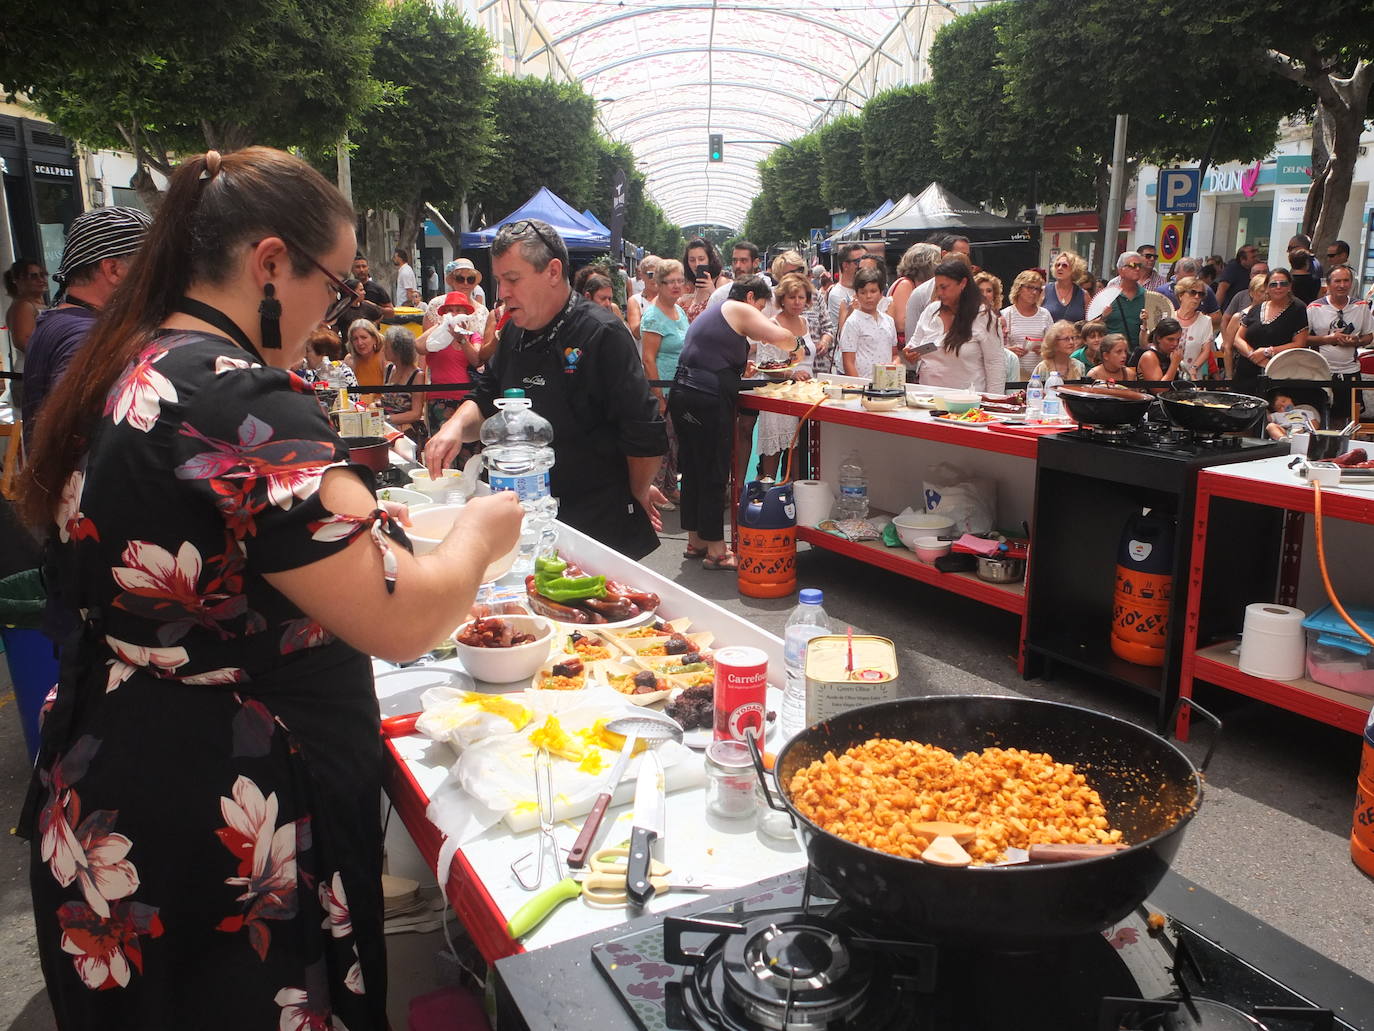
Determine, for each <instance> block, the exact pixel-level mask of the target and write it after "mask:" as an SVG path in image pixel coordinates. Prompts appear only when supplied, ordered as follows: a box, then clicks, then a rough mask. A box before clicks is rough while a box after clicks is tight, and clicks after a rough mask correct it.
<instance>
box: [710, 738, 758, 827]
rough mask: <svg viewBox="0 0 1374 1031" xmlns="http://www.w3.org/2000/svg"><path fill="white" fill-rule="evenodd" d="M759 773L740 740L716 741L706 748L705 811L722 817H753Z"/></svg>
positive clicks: (730, 818) (746, 747)
mask: <svg viewBox="0 0 1374 1031" xmlns="http://www.w3.org/2000/svg"><path fill="white" fill-rule="evenodd" d="M757 785H758V776H757V775H756V774H755V773H754V763H753V760H751V759H750V757H749V746H748V745H746V744H745V743H744V742H743V741H715V742H712V744H711V746H710V747H709V748H707V749H706V811H707V812H708V813H712V814H714V815H716V816H719V817H720V818H721V819H724V820H744V819H749V818H751V817H753V815H754V809H755V806H756V803H755V801H754V788H755V787H756V786H757Z"/></svg>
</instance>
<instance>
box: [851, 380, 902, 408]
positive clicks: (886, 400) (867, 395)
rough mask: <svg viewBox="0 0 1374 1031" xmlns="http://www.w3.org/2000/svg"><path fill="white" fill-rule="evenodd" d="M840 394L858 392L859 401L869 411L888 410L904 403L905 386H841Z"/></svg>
mask: <svg viewBox="0 0 1374 1031" xmlns="http://www.w3.org/2000/svg"><path fill="white" fill-rule="evenodd" d="M840 392H841V393H842V394H859V395H861V396H860V399H859V403H860V404H861V405H863V407H864V408H865V409H866V410H867V411H870V412H890V411H893V410H894V409H897V408H900V407H901V406H902V405H904V404H906V387H904V386H902V387H875V386H873V384H871V383H870V384H869V385H868V386H866V387H843V388H842V389H841V391H840Z"/></svg>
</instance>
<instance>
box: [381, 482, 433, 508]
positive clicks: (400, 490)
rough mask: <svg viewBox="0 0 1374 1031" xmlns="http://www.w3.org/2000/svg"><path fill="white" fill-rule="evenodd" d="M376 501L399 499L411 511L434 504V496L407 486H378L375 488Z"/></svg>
mask: <svg viewBox="0 0 1374 1031" xmlns="http://www.w3.org/2000/svg"><path fill="white" fill-rule="evenodd" d="M377 500H378V501H399V502H400V503H401V504H403V505H405V506H406V507H407V508H408V509H410V510H411V511H412V512H415V511H417V510H419V509H422V508H429V507H431V506H432V505H433V504H434V498H432V497H431V496H430V495H428V494H426V493H425V492H424V491H419V490H411V489H410V488H408V487H379V488H378V489H377Z"/></svg>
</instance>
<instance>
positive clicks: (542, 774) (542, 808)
mask: <svg viewBox="0 0 1374 1031" xmlns="http://www.w3.org/2000/svg"><path fill="white" fill-rule="evenodd" d="M534 796H535V800H536V801H537V802H538V803H539V844H537V845H536V846H535V849H534V852H526V853H525V854H524V855H523V856H521V857H520V858H519V859H517V860H516V861H515V862H513V863H511V865H510V872H511V873H512V874H514V875H515V881H516V883H517V884H519V885H520V887H522V888H524V889H525V890H526V891H538V890H539V889H540V887H542V886H543V884H544V861H545V857H546V856H550V855H551V856H552V857H553V868H554V871H555V872H557V871H558V867H559V863H560V860H559V856H558V840H557V839H556V838H555V837H554V836H553V756H552V755H550V754H549V750H548V749H547V748H540V749H539V751H538V752H536V753H535V756H534ZM532 856H537V860H536V863H535V868H534V881H533V883H531V882H529V881H527V880H525V876H524V874H522V873H521V872H520V871H521V869H522V868H523V867H524V866H526V865H527V864H528V863H529V861H530V858H531V857H532ZM559 876H560V878H561V876H562V875H561V874H559Z"/></svg>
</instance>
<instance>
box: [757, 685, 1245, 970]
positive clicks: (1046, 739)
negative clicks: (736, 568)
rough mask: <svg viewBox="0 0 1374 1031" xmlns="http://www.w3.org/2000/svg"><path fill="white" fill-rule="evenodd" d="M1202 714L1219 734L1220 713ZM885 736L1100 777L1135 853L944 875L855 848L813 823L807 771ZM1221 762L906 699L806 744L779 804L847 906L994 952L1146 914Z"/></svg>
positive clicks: (1053, 708) (1031, 712)
mask: <svg viewBox="0 0 1374 1031" xmlns="http://www.w3.org/2000/svg"><path fill="white" fill-rule="evenodd" d="M1186 701H1187V702H1188V703H1189V704H1190V705H1191V699H1188V700H1186ZM1193 708H1195V709H1196V711H1197V712H1198V713H1199V714H1200V715H1203V716H1205V717H1206V718H1207V719H1208V720H1209V721H1211V722H1212V723H1213V724H1214V725H1215V727H1216V729H1218V730H1219V729H1220V726H1221V724H1220V722H1219V721H1217V720H1216V718H1215V717H1213V716H1212V715H1211V714H1210V713H1207V712H1206V710H1204V709H1201V708H1197V707H1196V706H1194V707H1193ZM874 737H885V738H898V739H902V740H908V741H919V742H924V743H928V744H933V745H938V746H939V747H941V748H944V749H947V750H948V751H950V752H953V753H954V754H956V755H959V754H962V753H964V752H966V751H970V750H972V751H978V750H981V749H983V748H987V747H991V746H1000V747H1007V748H1024V749H1026V750H1028V751H1032V752H1047V753H1049V755H1050V756H1052V757H1053V758H1054V759H1055V760H1056V761H1058V762H1063V763H1072V764H1073V765H1074V767H1075V768H1076V769H1077V770H1078V771H1079V772H1081V773H1083V774H1084V775H1085V776H1086V777H1087V779H1088V782H1089V784H1091V785H1092V787H1093V788H1094V789H1096V791H1097V792H1098V794H1099V795H1100V797H1101V799H1102V804H1103V806H1104V807H1105V808H1106V810H1107V818H1108V820H1109V821H1110V823H1111V826H1113V827H1115V828H1117V829H1119V830H1120V831H1121V832H1122V835H1123V838H1124V840H1125V841H1126V842H1127V843H1128V845H1129V847H1127V848H1125V849H1122V850H1120V851H1117V852H1112V853H1109V854H1106V855H1102V856H1096V857H1093V858H1089V859H1079V860H1074V861H1071V862H1063V863H1043V864H1017V865H987V866H969V867H948V866H937V865H935V864H932V863H923V862H921V861H920V860H919V859H907V858H904V857H901V856H895V855H891V854H889V853H886V852H879V851H876V850H874V849H870V848H867V847H865V846H863V845H859V844H856V843H854V842H852V841H848V840H846V839H844V838H842V837H839V836H838V835H835V834H832V833H830V832H829V831H826V830H824V829H822V828H821V827H820V826H819V825H817V824H815V823H813V822H812V821H811V820H810V819H808V818H807V817H806V816H804V815H802V813H801V811H800V810H799V809H798V808H797V806H796V804H795V802H794V800H793V797H792V794H791V783H792V779H793V777H794V776H795V775H796V773H797V771H798V770H800V769H802V768H803V767H806V766H808V765H810V764H811V763H812V762H813V761H816V760H819V759H821V758H822V757H823V756H824V755H825V753H826V752H828V751H833V752H834V753H835V754H837V755H838V754H841V753H842V752H844V751H845V750H846V749H848V748H851V747H853V746H855V745H860V744H863V743H864V742H866V741H868V740H870V739H872V738H874ZM1214 743H1215V742H1214ZM751 746H752V747H754V748H755V750H756V748H757V746H756V745H753V742H751ZM1210 759H1211V750H1210V749H1209V750H1208V752H1207V755H1206V756H1205V757H1204V759H1203V761H1202V765H1201V767H1200V768H1198V767H1194V766H1193V764H1192V762H1191V761H1190V760H1189V759H1188V758H1187V757H1186V756H1185V755H1184V754H1183V753H1182V752H1180V751H1179V750H1178V749H1177V748H1176V747H1175V746H1174V745H1172V744H1170V743H1169V742H1168V741H1165V740H1164V739H1163V738H1162V737H1160V736H1159V735H1157V734H1154V733H1151V732H1150V731H1148V730H1146V729H1144V728H1143V727H1138V726H1136V725H1135V724H1134V723H1129V722H1127V721H1126V720H1121V719H1117V718H1116V717H1114V716H1108V715H1106V714H1105V713H1100V712H1094V711H1093V710H1091V709H1085V708H1082V707H1080V706H1076V705H1065V704H1062V703H1059V702H1048V701H1041V700H1039V699H1032V698H1013V697H992V696H965V695H943V696H933V697H927V698H901V699H898V700H896V701H891V702H882V703H879V704H877V705H869V706H864V707H862V708H858V709H852V710H850V711H849V712H845V713H841V714H840V715H838V716H835V717H832V718H830V719H828V720H826V721H824V722H822V723H819V724H817V725H815V726H812V727H808V728H807V729H805V730H803V731H802V732H801V733H800V734H798V735H797V736H796V737H794V738H793V739H792V740H791V741H789V742H788V743H787V744H786V745H785V746H784V747H783V749H782V752H781V753H780V754H779V755H778V758H777V765H776V769H777V780H778V785H779V794H780V795H781V800H780V801H777V800H773V799H770V801H771V802H773V805H774V808H782V809H786V811H787V812H789V813H790V814H791V815H792V819H793V821H794V825H795V826H796V827H797V829H798V833H799V835H800V837H801V839H802V841H803V842H804V844H805V846H806V851H807V857H808V859H809V860H810V862H811V865H812V866H813V867H814V869H815V872H816V873H817V874H819V875H820V876H821V877H822V878H823V879H824V880H825V881H826V883H827V884H828V885H829V886H830V888H831V889H832V890H833V891H834V892H835V893H836V894H838V895H839V897H840V898H842V899H844V900H845V901H847V902H849V903H852V904H854V905H857V906H861V907H864V908H866V909H870V910H873V911H875V912H882V913H883V914H884V915H885V916H886V917H887V918H888V919H891V920H895V921H900V922H905V923H909V924H910V925H911V926H912V927H915V928H919V929H920V932H921V936H922V939H923V940H926V941H930V942H932V943H934V944H943V943H945V942H950V943H969V942H973V941H975V940H981V941H983V942H987V941H989V940H991V941H995V942H997V944H998V945H999V947H1006V948H1015V947H1017V946H1018V945H1028V944H1030V943H1033V942H1037V941H1043V940H1045V939H1054V938H1061V937H1065V936H1070V935H1085V934H1091V933H1094V932H1097V931H1101V930H1102V929H1103V928H1105V927H1107V926H1108V925H1109V924H1112V923H1113V922H1115V921H1117V920H1120V919H1121V918H1122V917H1124V916H1125V915H1126V914H1127V913H1129V912H1131V910H1133V909H1134V908H1135V907H1136V906H1138V905H1139V904H1140V903H1141V902H1142V901H1143V900H1144V899H1145V898H1146V896H1148V895H1149V894H1150V892H1151V891H1153V890H1154V888H1155V886H1156V885H1158V883H1159V881H1160V879H1161V878H1163V876H1164V873H1165V871H1166V870H1167V869H1168V867H1169V864H1170V862H1171V861H1172V860H1173V858H1174V856H1175V855H1176V854H1177V852H1178V849H1179V846H1180V845H1181V844H1182V840H1183V830H1184V828H1185V827H1186V826H1187V825H1188V821H1190V820H1191V819H1192V818H1193V816H1194V814H1196V812H1197V810H1198V807H1199V806H1200V805H1201V803H1202V780H1201V776H1200V771H1201V770H1204V769H1206V767H1207V763H1208V761H1209V760H1210ZM759 764H760V770H761V760H759ZM760 776H762V774H761V773H760Z"/></svg>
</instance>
